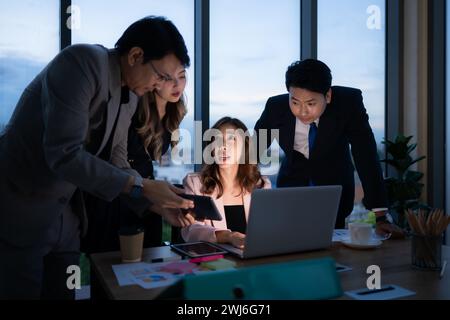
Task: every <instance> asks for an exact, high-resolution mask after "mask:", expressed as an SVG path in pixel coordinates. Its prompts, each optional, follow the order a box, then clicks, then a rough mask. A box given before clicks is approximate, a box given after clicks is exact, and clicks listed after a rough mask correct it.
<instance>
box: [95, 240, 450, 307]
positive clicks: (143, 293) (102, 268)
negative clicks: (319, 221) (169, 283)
mask: <svg viewBox="0 0 450 320" xmlns="http://www.w3.org/2000/svg"><path fill="white" fill-rule="evenodd" d="M173 254H174V253H173V252H171V250H170V248H169V247H158V248H151V249H145V250H144V260H145V259H151V258H157V257H166V256H171V255H173ZM327 256H328V257H333V258H334V259H335V260H336V262H337V263H340V264H343V265H346V266H349V267H351V268H353V270H351V271H347V272H341V273H339V275H340V277H341V283H342V289H343V290H344V291H349V290H355V289H361V288H364V287H365V286H366V281H367V278H368V277H369V275H368V274H367V273H366V270H367V267H368V266H370V265H378V266H380V268H381V284H382V285H384V284H395V285H399V286H401V287H404V288H406V289H409V290H412V291H414V292H416V295H414V296H412V297H409V299H436V300H438V299H450V270H447V272H446V273H445V274H444V277H443V278H442V279H439V272H436V271H422V270H417V269H414V268H413V267H412V266H411V247H410V241H408V240H388V241H385V242H384V243H383V245H382V246H381V247H380V248H378V249H374V250H353V249H349V248H346V247H345V246H343V245H342V244H340V243H334V244H333V246H332V247H331V248H330V249H328V250H321V251H314V252H307V253H299V254H290V255H283V256H277V257H268V258H259V259H251V260H245V261H244V260H235V261H237V265H238V267H243V266H253V265H259V264H266V263H277V262H287V261H293V260H304V259H314V258H321V257H327ZM227 258H228V259H233V258H231V256H228V257H227ZM444 260H447V261H449V260H450V247H446V246H443V247H442V261H444ZM449 262H450V261H449ZM91 263H92V270H93V272H94V273H95V277H96V278H97V279H98V281H99V284H100V285H101V286H102V287H103V289H104V290H105V291H106V293H107V295H108V296H109V298H111V299H136V300H141V299H144V300H145V299H154V298H155V297H156V296H157V295H158V294H159V293H161V292H162V291H163V290H164V289H165V288H158V289H150V290H146V289H143V288H141V287H139V286H138V285H132V286H123V287H120V286H119V285H118V283H117V280H116V277H115V275H114V272H113V270H112V267H111V266H112V265H114V264H120V263H121V261H120V252H108V253H100V254H93V255H92V256H91Z"/></svg>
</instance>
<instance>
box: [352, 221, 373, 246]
mask: <svg viewBox="0 0 450 320" xmlns="http://www.w3.org/2000/svg"><path fill="white" fill-rule="evenodd" d="M348 230H349V232H350V240H351V242H352V243H356V244H368V243H369V242H370V240H372V232H373V231H372V225H371V224H369V223H363V222H354V223H349V225H348Z"/></svg>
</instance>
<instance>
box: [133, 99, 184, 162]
mask: <svg viewBox="0 0 450 320" xmlns="http://www.w3.org/2000/svg"><path fill="white" fill-rule="evenodd" d="M186 114H187V108H186V104H185V98H184V96H182V97H181V98H180V100H178V102H176V103H173V102H167V106H166V114H165V115H164V117H163V118H162V119H161V120H160V119H159V113H158V108H157V106H156V97H155V93H154V92H149V93H147V94H145V95H144V96H143V97H142V98H141V99H140V101H139V106H138V120H139V123H141V124H142V126H141V127H138V128H137V132H138V134H139V135H140V136H141V137H142V140H143V141H144V149H145V151H146V152H147V153H148V152H149V150H152V151H153V154H149V155H150V156H151V157H152V158H153V159H155V160H158V161H160V160H161V157H162V146H163V142H164V141H163V140H164V137H163V135H164V131H165V130H167V131H168V132H169V133H170V134H172V133H173V132H174V131H175V130H177V129H178V128H179V127H180V123H181V121H182V120H183V118H184V116H185V115H186ZM177 143H178V141H171V146H172V148H173V147H175V146H176V144H177Z"/></svg>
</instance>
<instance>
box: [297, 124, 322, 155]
mask: <svg viewBox="0 0 450 320" xmlns="http://www.w3.org/2000/svg"><path fill="white" fill-rule="evenodd" d="M314 122H315V123H316V126H317V128H319V119H317V120H316V121H314ZM309 128H310V125H309V124H304V123H303V122H301V121H300V120H299V119H298V118H296V122H295V138H294V150H295V151H298V152H300V153H301V154H303V155H304V156H305V158H306V159H309V140H308V137H309Z"/></svg>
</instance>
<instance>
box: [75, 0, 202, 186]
mask: <svg viewBox="0 0 450 320" xmlns="http://www.w3.org/2000/svg"><path fill="white" fill-rule="evenodd" d="M72 4H73V5H74V6H75V8H76V12H78V13H79V16H78V19H79V20H78V21H76V23H75V24H74V25H75V27H74V28H73V29H72V42H73V43H99V44H102V45H104V46H105V47H108V48H113V47H114V44H115V43H116V41H117V40H118V39H119V37H120V36H121V35H122V33H123V32H124V31H125V29H126V28H127V27H128V26H129V25H130V24H132V23H133V22H135V21H136V20H139V19H141V18H143V17H145V16H149V15H156V16H165V17H167V18H168V19H170V20H171V21H172V22H173V23H174V24H175V25H176V27H177V28H178V30H179V31H180V33H181V34H182V35H183V38H184V40H185V42H186V46H187V48H188V51H189V56H190V58H191V66H190V68H189V69H188V70H187V74H188V83H187V86H186V89H185V95H186V97H187V108H188V114H187V115H186V117H185V118H184V120H183V121H182V123H181V126H180V128H181V129H185V130H188V131H189V132H190V133H191V137H192V139H193V136H194V135H193V133H192V132H193V127H194V1H193V0H130V1H126V2H125V1H122V2H114V5H111V1H108V0H96V1H92V0H72ZM183 141H185V142H187V140H186V139H185V140H183ZM189 145H193V144H189ZM187 152H188V151H187ZM191 154H193V150H192V151H191ZM193 170H194V167H193V165H182V166H181V165H173V163H172V162H171V159H170V150H169V152H168V154H166V155H165V156H163V159H162V162H161V165H158V164H157V163H155V176H157V178H158V179H164V180H168V181H169V182H172V183H181V181H182V179H183V178H184V176H185V175H186V174H187V173H188V172H192V171H193Z"/></svg>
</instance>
